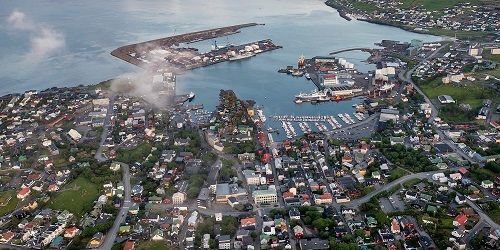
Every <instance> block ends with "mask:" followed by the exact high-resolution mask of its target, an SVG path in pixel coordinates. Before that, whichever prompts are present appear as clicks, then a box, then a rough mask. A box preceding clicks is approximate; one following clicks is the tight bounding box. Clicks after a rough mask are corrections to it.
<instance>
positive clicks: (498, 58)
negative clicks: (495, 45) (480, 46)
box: [483, 49, 500, 63]
mask: <svg viewBox="0 0 500 250" xmlns="http://www.w3.org/2000/svg"><path fill="white" fill-rule="evenodd" d="M483 58H484V59H487V60H490V61H493V62H496V63H500V55H492V54H491V49H485V50H484V51H483Z"/></svg>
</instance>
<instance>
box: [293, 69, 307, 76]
mask: <svg viewBox="0 0 500 250" xmlns="http://www.w3.org/2000/svg"><path fill="white" fill-rule="evenodd" d="M303 75H304V72H302V71H300V70H295V71H293V73H292V76H297V77H301V76H303Z"/></svg>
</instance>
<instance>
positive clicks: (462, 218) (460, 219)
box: [453, 214, 467, 227]
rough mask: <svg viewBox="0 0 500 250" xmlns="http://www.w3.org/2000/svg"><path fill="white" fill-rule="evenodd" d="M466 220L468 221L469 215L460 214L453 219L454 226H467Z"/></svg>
mask: <svg viewBox="0 0 500 250" xmlns="http://www.w3.org/2000/svg"><path fill="white" fill-rule="evenodd" d="M466 222H467V216H466V215H465V214H459V215H458V216H457V217H455V219H454V220H453V226H455V227H459V226H465V223H466Z"/></svg>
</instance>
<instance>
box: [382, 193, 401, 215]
mask: <svg viewBox="0 0 500 250" xmlns="http://www.w3.org/2000/svg"><path fill="white" fill-rule="evenodd" d="M379 201H380V206H381V208H382V211H384V212H385V213H388V212H394V211H402V210H405V209H407V206H406V204H405V203H404V201H403V200H402V199H401V198H400V197H399V195H397V193H396V194H394V195H392V196H390V197H389V198H380V199H379Z"/></svg>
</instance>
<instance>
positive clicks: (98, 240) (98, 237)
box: [87, 232, 104, 248]
mask: <svg viewBox="0 0 500 250" xmlns="http://www.w3.org/2000/svg"><path fill="white" fill-rule="evenodd" d="M103 238H104V235H103V234H102V233H101V232H97V233H96V234H94V236H92V238H91V239H90V241H89V243H88V244H87V248H98V247H99V246H101V244H102V240H103Z"/></svg>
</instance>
